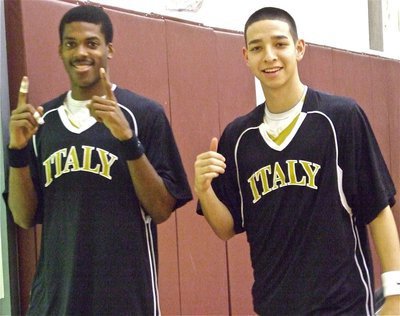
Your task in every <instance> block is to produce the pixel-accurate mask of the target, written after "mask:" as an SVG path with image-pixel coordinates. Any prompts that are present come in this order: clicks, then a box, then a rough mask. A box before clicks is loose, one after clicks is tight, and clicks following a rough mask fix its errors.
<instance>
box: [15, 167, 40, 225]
mask: <svg viewBox="0 0 400 316" xmlns="http://www.w3.org/2000/svg"><path fill="white" fill-rule="evenodd" d="M8 205H9V207H10V210H11V213H12V215H13V219H14V222H15V223H16V224H17V225H18V226H21V227H22V228H29V227H32V226H33V225H34V224H35V223H34V218H35V212H36V208H37V196H36V191H35V188H34V186H33V182H32V179H31V176H30V170H29V167H23V168H10V175H9V193H8Z"/></svg>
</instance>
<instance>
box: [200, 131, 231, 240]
mask: <svg viewBox="0 0 400 316" xmlns="http://www.w3.org/2000/svg"><path fill="white" fill-rule="evenodd" d="M217 146H218V140H217V139H216V138H213V139H212V140H211V145H210V151H208V152H205V153H202V154H200V155H198V156H197V159H196V162H195V165H194V169H195V184H194V190H195V192H196V195H197V197H198V198H199V201H200V204H201V208H202V210H203V214H204V216H205V218H206V220H207V222H208V223H209V224H210V226H211V228H212V229H213V231H214V232H215V234H216V235H217V236H218V237H219V238H221V239H222V240H228V239H230V238H232V237H233V236H234V235H235V231H234V223H233V218H232V215H231V213H230V212H229V210H228V208H227V207H226V206H225V205H224V204H223V203H222V202H221V201H220V200H219V199H218V197H217V196H216V195H215V192H214V190H213V188H212V186H211V182H212V180H213V179H214V178H216V177H218V176H219V175H220V174H222V173H224V172H225V168H226V165H225V158H224V157H223V156H222V155H221V154H219V153H217V152H216V150H217Z"/></svg>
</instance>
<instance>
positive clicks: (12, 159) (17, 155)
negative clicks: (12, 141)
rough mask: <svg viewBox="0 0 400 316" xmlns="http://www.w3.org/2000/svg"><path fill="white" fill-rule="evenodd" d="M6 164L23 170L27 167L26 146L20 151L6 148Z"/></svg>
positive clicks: (27, 151) (27, 155)
mask: <svg viewBox="0 0 400 316" xmlns="http://www.w3.org/2000/svg"><path fill="white" fill-rule="evenodd" d="M8 164H9V166H10V167H13V168H23V167H26V166H28V165H29V149H28V146H26V147H24V148H22V149H11V148H8Z"/></svg>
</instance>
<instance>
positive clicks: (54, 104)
mask: <svg viewBox="0 0 400 316" xmlns="http://www.w3.org/2000/svg"><path fill="white" fill-rule="evenodd" d="M66 95H67V92H64V93H63V94H60V95H59V96H57V97H55V98H54V99H51V100H50V101H47V102H46V103H43V104H42V106H43V108H44V111H45V112H48V111H50V110H52V109H55V108H58V107H59V106H60V105H62V104H63V102H64V100H65V97H66Z"/></svg>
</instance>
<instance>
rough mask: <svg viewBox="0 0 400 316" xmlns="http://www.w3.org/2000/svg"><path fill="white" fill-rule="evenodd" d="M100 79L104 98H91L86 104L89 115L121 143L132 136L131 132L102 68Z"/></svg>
mask: <svg viewBox="0 0 400 316" xmlns="http://www.w3.org/2000/svg"><path fill="white" fill-rule="evenodd" d="M100 78H101V81H102V84H103V90H104V92H105V98H104V97H100V96H93V97H92V101H91V102H90V103H89V104H88V108H89V110H90V114H91V115H92V116H93V117H94V118H95V119H96V120H97V121H98V122H101V123H103V124H104V125H105V126H106V127H107V128H108V129H109V130H110V132H111V133H112V134H113V135H114V137H116V138H118V139H119V140H121V141H123V140H128V139H130V138H131V137H132V136H133V131H132V129H131V127H130V126H129V123H128V121H127V120H126V118H125V115H124V114H123V113H122V111H121V108H120V107H119V105H118V102H117V99H116V97H115V95H114V93H113V91H112V84H111V82H110V81H109V79H108V77H107V74H106V71H105V70H104V68H100Z"/></svg>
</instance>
